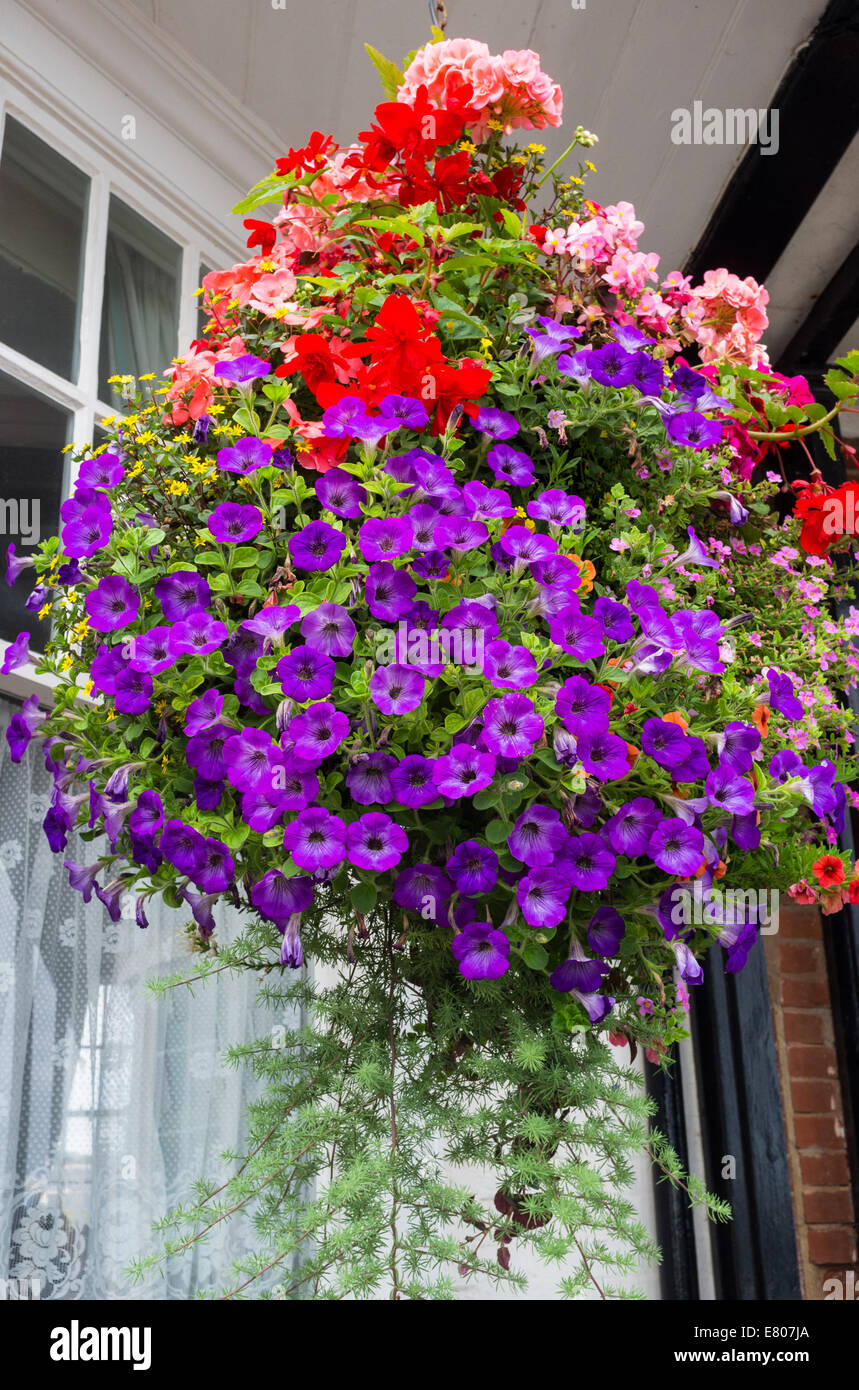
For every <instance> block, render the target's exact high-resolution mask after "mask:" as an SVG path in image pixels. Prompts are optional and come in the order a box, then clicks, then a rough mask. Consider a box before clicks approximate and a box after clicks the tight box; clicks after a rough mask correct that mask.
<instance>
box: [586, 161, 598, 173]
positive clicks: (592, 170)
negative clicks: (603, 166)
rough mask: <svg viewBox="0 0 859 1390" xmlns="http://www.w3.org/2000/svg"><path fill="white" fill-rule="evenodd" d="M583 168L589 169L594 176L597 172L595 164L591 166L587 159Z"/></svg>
mask: <svg viewBox="0 0 859 1390" xmlns="http://www.w3.org/2000/svg"><path fill="white" fill-rule="evenodd" d="M585 168H586V169H590V171H591V173H592V174H595V173H596V171H597V166H596V165H595V164H592V163H591V161H590V160H589V159H588V160H586V161H585Z"/></svg>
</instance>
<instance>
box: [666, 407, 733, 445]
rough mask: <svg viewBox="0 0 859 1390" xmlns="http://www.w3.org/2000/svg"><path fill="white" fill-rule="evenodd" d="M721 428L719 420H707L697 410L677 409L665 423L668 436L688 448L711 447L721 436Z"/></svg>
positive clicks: (675, 442)
mask: <svg viewBox="0 0 859 1390" xmlns="http://www.w3.org/2000/svg"><path fill="white" fill-rule="evenodd" d="M722 430H723V426H722V423H721V421H719V420H708V419H707V417H706V415H701V414H700V413H699V412H698V411H697V410H683V411H678V412H677V413H676V414H673V415H671V416H670V417H669V419H668V423H667V425H666V433H667V434H668V438H669V439H670V440H671V441H672V442H673V443H674V444H682V445H684V446H685V447H686V448H688V449H712V448H713V447H714V445H716V444H718V442H719V440H720V439H721V438H722Z"/></svg>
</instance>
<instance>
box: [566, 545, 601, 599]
mask: <svg viewBox="0 0 859 1390" xmlns="http://www.w3.org/2000/svg"><path fill="white" fill-rule="evenodd" d="M567 559H568V560H572V562H573V564H574V565H577V566H578V569H579V578H580V583H579V591H580V592H581V593H583V594H589V593H590V591H591V589H592V588H593V587H594V576H595V575H596V570H595V569H594V566H593V564H592V563H591V561H590V560H583V559H582V557H581V555H575V554H572V555H568V556H567Z"/></svg>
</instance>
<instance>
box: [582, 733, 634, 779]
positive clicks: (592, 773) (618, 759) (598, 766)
mask: <svg viewBox="0 0 859 1390" xmlns="http://www.w3.org/2000/svg"><path fill="white" fill-rule="evenodd" d="M576 753H577V755H578V757H579V759H580V760H581V763H582V766H583V767H584V769H585V772H586V773H587V775H588V776H589V777H596V779H597V781H599V782H616V781H617V780H618V778H620V777H625V776H626V774H627V773H628V772H629V756H628V750H627V746H626V744H625V742H624V740H623V739H622V738H618V736H617V734H610V733H609V732H608V730H604V731H603V732H601V733H596V734H589V733H588V734H580V735H579V737H578V741H577V744H576Z"/></svg>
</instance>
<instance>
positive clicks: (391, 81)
mask: <svg viewBox="0 0 859 1390" xmlns="http://www.w3.org/2000/svg"><path fill="white" fill-rule="evenodd" d="M364 50H365V52H366V54H367V56H368V58H369V59H370V61H371V63H372V64H373V67H374V68H375V69H376V72H377V73H378V74H379V80H380V81H381V83H382V91H383V92H384V93H385V96H386V97H387V98H388V100H389V101H395V100H396V96H397V88H398V87H401V86H402V83H403V74H402V73H401V72H400V69H399V68H398V67H397V65H396V63H392V62H391V60H390V58H386V57H385V55H384V53H380V52H379V50H378V48H374V47H373V45H372V44H371V43H365V44H364Z"/></svg>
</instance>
